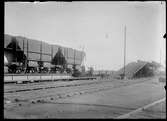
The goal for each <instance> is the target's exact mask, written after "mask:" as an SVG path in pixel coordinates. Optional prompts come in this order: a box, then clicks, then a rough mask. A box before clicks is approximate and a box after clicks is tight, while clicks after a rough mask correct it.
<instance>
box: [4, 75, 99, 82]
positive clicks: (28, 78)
mask: <svg viewBox="0 0 167 121" xmlns="http://www.w3.org/2000/svg"><path fill="white" fill-rule="evenodd" d="M93 79H97V78H96V77H72V76H70V75H57V74H45V75H44V74H42V75H40V74H26V75H21V74H6V75H4V84H10V83H15V84H22V83H36V82H47V81H73V80H93Z"/></svg>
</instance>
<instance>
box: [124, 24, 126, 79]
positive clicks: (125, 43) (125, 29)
mask: <svg viewBox="0 0 167 121" xmlns="http://www.w3.org/2000/svg"><path fill="white" fill-rule="evenodd" d="M125 64H126V25H125V28H124V78H125Z"/></svg>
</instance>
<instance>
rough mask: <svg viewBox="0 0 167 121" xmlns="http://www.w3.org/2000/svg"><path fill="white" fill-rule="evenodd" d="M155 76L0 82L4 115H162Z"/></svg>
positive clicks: (161, 93)
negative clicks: (126, 78) (1, 84)
mask: <svg viewBox="0 0 167 121" xmlns="http://www.w3.org/2000/svg"><path fill="white" fill-rule="evenodd" d="M165 85H166V82H161V81H159V77H151V78H140V79H132V80H117V79H112V78H110V79H96V80H75V81H55V82H39V83H27V84H4V118H6V119H22V118H24V119H25V118H26V119H34V118H35V119H39V118H40V119H43V118H63V119H64V118H73V119H74V118H96V119H97V118H114V119H115V118H128V119H138V118H144V119H146V118H151V119H166V91H165V88H164V86H165Z"/></svg>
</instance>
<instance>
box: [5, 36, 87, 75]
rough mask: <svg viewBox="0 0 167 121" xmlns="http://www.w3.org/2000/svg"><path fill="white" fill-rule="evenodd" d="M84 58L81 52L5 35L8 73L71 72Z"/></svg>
mask: <svg viewBox="0 0 167 121" xmlns="http://www.w3.org/2000/svg"><path fill="white" fill-rule="evenodd" d="M84 57H85V53H84V52H83V51H79V50H75V49H72V48H67V47H62V46H59V45H55V44H48V43H46V42H43V41H42V40H41V41H39V40H33V39H29V38H25V37H22V36H11V35H8V34H5V38H4V59H6V60H5V66H7V67H8V73H22V72H25V73H41V72H44V73H49V72H57V71H59V70H63V72H64V71H65V72H71V71H69V70H72V67H73V66H74V65H75V67H79V66H80V65H81V63H82V61H83V59H84Z"/></svg>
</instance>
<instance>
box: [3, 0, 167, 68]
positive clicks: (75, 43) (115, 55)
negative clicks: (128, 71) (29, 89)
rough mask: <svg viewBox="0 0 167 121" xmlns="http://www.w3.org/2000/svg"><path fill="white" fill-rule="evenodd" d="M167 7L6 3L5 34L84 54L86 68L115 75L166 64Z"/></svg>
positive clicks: (80, 3) (156, 4)
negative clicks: (146, 64) (130, 67)
mask: <svg viewBox="0 0 167 121" xmlns="http://www.w3.org/2000/svg"><path fill="white" fill-rule="evenodd" d="M165 12H166V3H165V2H160V1H156V2H155V1H154V2H150V1H149V2H125V1H124V2H112V1H109V2H97V1H96V2H41V3H39V2H35V3H33V2H5V17H4V19H5V25H4V29H5V30H4V31H5V34H10V35H14V36H15V35H16V36H24V37H28V38H31V39H36V40H42V41H45V42H48V43H50V44H58V45H62V46H66V47H72V48H74V49H78V50H84V51H85V53H86V57H85V59H84V64H85V66H86V67H90V66H92V67H94V69H95V70H101V69H102V70H118V69H120V68H122V67H123V65H124V40H125V39H124V38H125V31H124V28H125V26H126V64H127V63H129V62H132V61H137V60H143V61H156V62H161V63H162V64H163V65H165V63H166V44H165V43H166V40H165V39H164V38H163V35H164V34H165V33H166V13H165Z"/></svg>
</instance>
